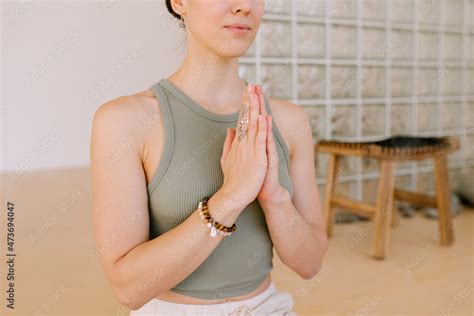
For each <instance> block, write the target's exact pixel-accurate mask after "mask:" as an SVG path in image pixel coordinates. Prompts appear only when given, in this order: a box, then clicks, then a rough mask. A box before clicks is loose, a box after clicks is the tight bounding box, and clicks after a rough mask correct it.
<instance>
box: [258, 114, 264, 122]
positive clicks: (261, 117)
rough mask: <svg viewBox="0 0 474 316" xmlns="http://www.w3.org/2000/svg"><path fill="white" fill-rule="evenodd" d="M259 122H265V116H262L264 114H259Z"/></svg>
mask: <svg viewBox="0 0 474 316" xmlns="http://www.w3.org/2000/svg"><path fill="white" fill-rule="evenodd" d="M258 120H259V121H260V122H262V121H263V115H262V114H259V115H258Z"/></svg>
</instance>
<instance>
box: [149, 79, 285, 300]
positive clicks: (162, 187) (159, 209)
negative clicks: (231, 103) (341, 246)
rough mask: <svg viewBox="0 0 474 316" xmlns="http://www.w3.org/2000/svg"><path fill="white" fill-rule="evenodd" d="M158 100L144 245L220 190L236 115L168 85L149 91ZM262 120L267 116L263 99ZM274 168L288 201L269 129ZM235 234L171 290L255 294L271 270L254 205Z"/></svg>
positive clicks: (264, 230)
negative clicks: (158, 135)
mask: <svg viewBox="0 0 474 316" xmlns="http://www.w3.org/2000/svg"><path fill="white" fill-rule="evenodd" d="M150 89H151V91H153V93H154V95H155V97H156V98H157V99H158V103H159V106H160V110H161V113H162V122H163V125H164V131H165V136H164V139H165V143H164V150H163V154H162V157H161V160H160V163H159V165H158V167H157V169H156V171H155V173H154V174H153V176H152V179H151V181H150V183H149V184H148V186H147V193H148V207H149V216H150V240H151V239H153V238H155V237H157V236H160V235H161V234H163V233H165V232H166V231H168V230H170V229H172V228H174V227H176V226H177V225H179V224H180V223H182V222H183V221H184V220H186V218H188V217H189V216H190V215H191V214H192V212H194V211H195V210H196V209H197V207H198V202H199V201H200V200H201V199H202V198H203V197H205V196H212V195H213V194H214V193H215V192H217V191H218V190H219V189H220V187H221V186H222V183H223V173H222V169H221V165H220V158H221V156H222V150H223V145H224V141H225V138H226V129H227V127H230V128H235V127H236V125H237V120H238V116H239V112H237V113H233V114H226V115H222V114H216V113H213V112H210V111H208V110H207V109H205V108H204V107H202V106H200V105H199V104H197V103H196V102H194V100H192V99H191V98H190V97H188V96H187V95H186V94H185V93H184V92H183V91H182V90H181V89H179V88H178V87H177V86H176V85H174V84H173V83H172V82H171V81H170V80H168V79H166V78H163V79H161V80H160V81H159V82H157V83H155V84H154V85H152V86H151V87H150ZM265 106H266V109H267V113H268V114H271V109H270V106H269V104H268V100H267V98H266V97H265ZM273 133H274V135H275V138H276V142H277V149H278V152H279V161H280V164H279V165H280V183H281V185H282V186H283V187H284V188H286V189H287V190H288V191H289V192H290V194H291V196H293V188H292V183H291V179H290V175H289V172H288V166H289V151H288V148H287V146H286V144H285V143H284V141H283V138H282V135H281V134H280V131H279V130H278V127H277V125H276V124H275V123H274V124H273ZM235 224H236V225H237V230H236V231H235V232H234V233H233V234H232V235H230V236H228V237H226V238H224V239H223V240H222V241H221V242H220V243H219V245H218V246H217V247H216V248H215V249H214V251H213V252H212V253H211V255H210V256H209V257H208V258H207V259H206V260H205V261H204V262H203V263H202V264H201V265H200V266H199V267H198V268H197V269H196V270H194V271H193V272H192V273H191V274H190V275H189V276H187V277H186V278H185V279H184V280H182V281H181V282H180V283H179V284H177V285H176V286H175V287H174V288H172V289H171V291H174V292H177V293H181V294H184V295H188V296H191V297H196V298H200V299H221V298H228V297H234V296H240V295H244V294H247V293H250V292H251V291H253V290H255V289H257V288H258V286H259V285H260V284H262V282H263V281H264V279H265V277H266V275H267V274H268V273H269V272H270V271H271V270H272V269H273V263H272V258H273V252H272V249H273V243H272V240H271V238H270V234H269V231H268V227H267V224H266V221H265V217H264V214H263V211H262V208H261V207H260V204H259V203H258V200H257V199H256V200H255V201H253V202H252V203H251V204H249V205H248V206H247V207H246V208H245V209H244V210H243V211H242V213H241V214H240V215H239V217H238V218H237V220H236V222H235Z"/></svg>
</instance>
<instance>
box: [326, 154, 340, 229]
mask: <svg viewBox="0 0 474 316" xmlns="http://www.w3.org/2000/svg"><path fill="white" fill-rule="evenodd" d="M338 166H339V155H336V154H331V155H330V157H329V165H328V171H327V176H326V188H325V191H324V192H325V193H324V206H323V212H324V220H325V222H326V223H325V224H326V233H327V236H328V238H330V237H332V227H333V224H334V209H333V207H332V205H331V197H332V194H333V192H334V191H335V188H336V184H337V169H338Z"/></svg>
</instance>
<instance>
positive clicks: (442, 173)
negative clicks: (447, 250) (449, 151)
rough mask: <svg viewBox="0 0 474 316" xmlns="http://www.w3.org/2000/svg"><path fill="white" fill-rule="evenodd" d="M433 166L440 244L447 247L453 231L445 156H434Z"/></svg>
mask: <svg viewBox="0 0 474 316" xmlns="http://www.w3.org/2000/svg"><path fill="white" fill-rule="evenodd" d="M434 165H435V170H434V171H435V184H436V193H437V194H436V198H437V206H438V214H439V215H438V223H439V234H440V244H441V245H445V246H447V245H450V244H451V243H452V242H453V241H454V231H453V223H452V219H451V188H450V185H449V176H448V166H447V159H446V154H441V155H438V156H436V157H435V158H434Z"/></svg>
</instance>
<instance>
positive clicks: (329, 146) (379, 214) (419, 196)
mask: <svg viewBox="0 0 474 316" xmlns="http://www.w3.org/2000/svg"><path fill="white" fill-rule="evenodd" d="M315 147H316V148H315V150H316V151H319V152H320V153H328V154H330V159H329V163H328V167H327V177H326V188H325V196H324V203H323V211H324V216H325V221H326V223H325V224H326V231H327V234H328V237H331V236H332V228H333V223H334V211H333V207H341V208H345V209H347V210H348V211H349V212H350V213H354V214H357V215H359V216H363V217H368V218H371V219H373V221H374V222H375V225H374V227H375V238H374V248H373V257H375V258H377V259H384V258H385V257H386V253H387V248H388V242H389V236H390V235H389V228H390V225H391V226H392V227H395V226H397V225H398V221H397V214H398V212H394V211H393V209H394V200H395V199H397V200H404V201H409V202H413V203H415V204H419V205H428V206H432V207H437V208H438V210H439V219H438V222H439V233H440V240H439V242H440V244H442V245H450V244H451V243H452V242H453V241H454V231H453V227H452V220H451V210H450V207H451V189H450V186H449V176H448V168H447V155H448V154H449V153H450V152H452V151H455V150H458V149H459V147H460V145H459V140H458V139H457V138H456V137H451V136H445V137H420V136H410V135H395V136H392V137H389V138H386V139H381V140H377V141H366V142H344V141H337V140H321V141H319V142H318V143H317V144H316V145H315ZM342 156H359V157H368V158H375V159H378V160H379V164H380V172H379V179H378V190H377V192H376V194H377V201H376V203H375V205H372V204H368V203H365V202H363V201H358V200H354V199H350V198H347V197H345V196H342V195H340V194H336V193H335V188H336V184H337V181H338V177H339V175H338V172H339V161H340V158H341V157H342ZM421 159H432V160H433V161H434V175H435V186H436V196H430V195H427V194H423V193H420V192H411V191H406V190H399V189H396V188H395V163H396V162H397V161H403V160H421Z"/></svg>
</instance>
